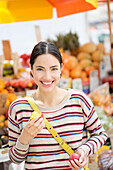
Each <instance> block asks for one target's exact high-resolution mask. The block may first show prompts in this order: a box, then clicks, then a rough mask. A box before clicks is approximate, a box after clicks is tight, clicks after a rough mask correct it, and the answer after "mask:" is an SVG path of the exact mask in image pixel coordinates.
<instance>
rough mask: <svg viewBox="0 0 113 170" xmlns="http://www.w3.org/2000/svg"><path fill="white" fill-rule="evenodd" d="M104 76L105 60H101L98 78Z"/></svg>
mask: <svg viewBox="0 0 113 170" xmlns="http://www.w3.org/2000/svg"><path fill="white" fill-rule="evenodd" d="M106 76H107V71H106V66H105V62H104V61H101V62H100V79H102V78H104V77H106Z"/></svg>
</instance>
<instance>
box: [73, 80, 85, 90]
mask: <svg viewBox="0 0 113 170" xmlns="http://www.w3.org/2000/svg"><path fill="white" fill-rule="evenodd" d="M72 88H73V89H77V90H82V89H83V88H82V79H81V78H77V79H73V80H72Z"/></svg>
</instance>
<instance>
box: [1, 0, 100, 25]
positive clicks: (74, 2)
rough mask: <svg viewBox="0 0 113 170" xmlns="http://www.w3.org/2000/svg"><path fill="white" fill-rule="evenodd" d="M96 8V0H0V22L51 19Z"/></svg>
mask: <svg viewBox="0 0 113 170" xmlns="http://www.w3.org/2000/svg"><path fill="white" fill-rule="evenodd" d="M53 8H56V11H57V17H63V16H67V15H70V14H75V13H79V12H85V11H89V10H93V9H96V8H97V0H32V1H31V0H0V24H4V23H11V22H22V21H32V20H41V19H52V17H53Z"/></svg>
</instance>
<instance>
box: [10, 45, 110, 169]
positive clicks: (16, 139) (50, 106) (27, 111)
mask: <svg viewBox="0 0 113 170" xmlns="http://www.w3.org/2000/svg"><path fill="white" fill-rule="evenodd" d="M30 65H31V75H32V77H33V79H34V81H35V83H36V84H37V86H38V89H37V91H36V93H34V94H33V95H32V98H33V99H34V102H35V103H36V104H37V105H38V107H39V109H40V110H41V112H42V113H43V115H44V116H45V117H46V118H47V120H48V121H49V122H50V124H51V125H52V126H53V128H54V129H55V130H56V131H57V133H58V134H59V135H60V136H61V137H62V139H63V140H64V141H66V142H67V143H68V144H69V145H70V146H71V147H72V149H73V150H74V151H75V152H77V153H78V154H79V155H80V159H79V161H77V160H75V161H71V163H70V162H69V155H68V154H67V153H66V152H65V151H64V150H63V149H62V148H61V146H60V145H59V144H58V143H57V141H56V140H55V139H54V138H53V137H52V135H51V134H50V133H49V132H48V130H47V129H46V127H45V126H44V121H43V118H41V119H38V117H36V118H34V119H33V120H30V115H31V113H32V112H33V109H32V108H31V106H30V105H29V103H28V102H27V100H26V99H25V98H20V99H17V100H15V101H14V102H13V103H12V104H11V106H10V109H9V148H10V149H9V157H10V159H11V161H12V162H14V163H16V164H19V163H21V162H22V161H24V160H25V169H32V170H33V169H39V170H42V169H43V170H46V169H49V170H50V169H52V170H58V169H60V170H61V169H62V170H67V169H68V170H69V169H70V170H71V169H73V170H78V169H82V168H83V167H84V165H85V164H86V162H87V161H86V159H87V157H88V156H89V155H90V154H93V153H94V152H96V151H97V150H98V149H99V148H100V147H101V146H102V145H103V144H104V143H105V141H106V139H107V136H106V133H105V131H104V129H103V127H102V125H101V123H100V120H99V119H98V117H97V114H96V112H95V110H94V106H93V104H92V102H91V101H90V99H89V98H88V97H87V96H86V95H85V94H84V93H83V92H82V91H78V90H73V89H66V90H65V89H62V88H59V87H58V86H57V84H58V82H59V80H60V77H61V66H62V58H61V54H60V52H59V50H58V49H57V48H56V47H55V45H54V44H52V43H47V42H40V43H39V44H37V45H36V46H35V47H34V49H33V51H32V54H31V58H30ZM87 132H89V133H90V138H89V139H88V133H87Z"/></svg>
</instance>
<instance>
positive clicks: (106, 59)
mask: <svg viewBox="0 0 113 170" xmlns="http://www.w3.org/2000/svg"><path fill="white" fill-rule="evenodd" d="M104 63H105V70H106V72H108V71H109V70H111V69H112V67H111V61H110V56H109V55H104Z"/></svg>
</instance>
